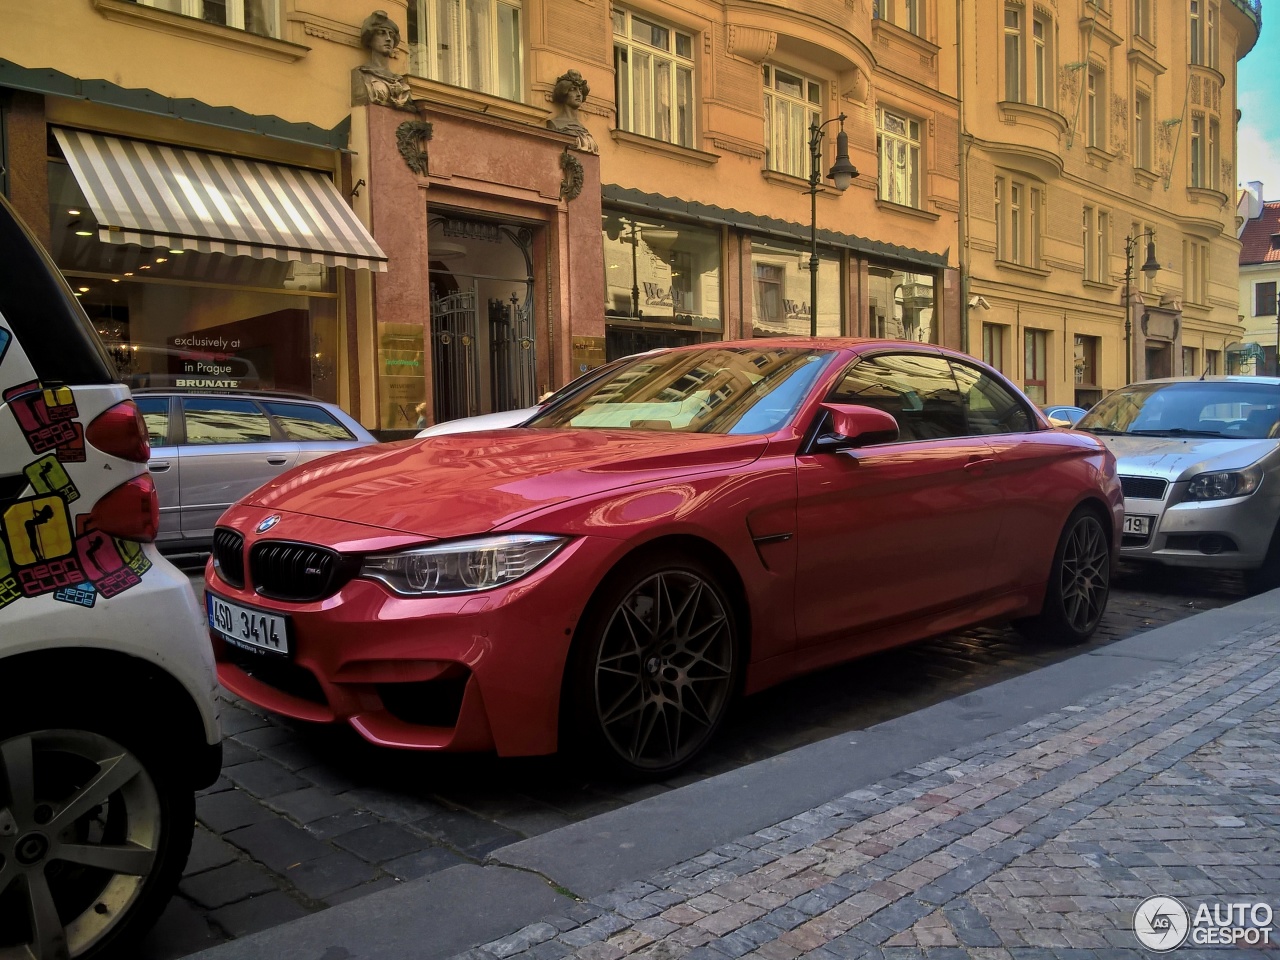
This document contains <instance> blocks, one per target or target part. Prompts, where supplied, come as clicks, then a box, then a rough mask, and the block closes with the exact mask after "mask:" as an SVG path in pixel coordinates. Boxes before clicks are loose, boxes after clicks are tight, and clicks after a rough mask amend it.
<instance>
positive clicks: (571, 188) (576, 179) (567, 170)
mask: <svg viewBox="0 0 1280 960" xmlns="http://www.w3.org/2000/svg"><path fill="white" fill-rule="evenodd" d="M560 169H561V170H562V171H564V177H563V178H562V179H561V180H560V196H562V197H564V198H565V199H566V200H576V199H578V195H579V194H580V193H582V182H583V172H582V162H581V161H580V160H579V159H578V158H577V157H575V156H574V155H573V154H572V153H570V152H569V149H568V147H566V148H565V151H564V153H562V154H560Z"/></svg>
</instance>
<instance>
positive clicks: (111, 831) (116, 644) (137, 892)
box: [0, 197, 221, 960]
mask: <svg viewBox="0 0 1280 960" xmlns="http://www.w3.org/2000/svg"><path fill="white" fill-rule="evenodd" d="M147 456H148V445H147V432H146V426H145V424H144V423H143V421H142V417H141V414H139V412H138V410H137V407H136V406H135V405H134V404H133V401H132V400H130V398H129V390H128V388H127V387H125V386H124V385H122V384H120V383H119V382H117V380H116V377H115V373H114V370H113V368H112V366H111V364H110V361H109V360H108V359H107V356H106V354H105V353H104V352H103V349H102V346H101V344H100V343H99V342H98V339H97V334H96V333H95V332H94V330H93V327H92V325H91V324H90V322H89V320H88V318H87V317H86V316H85V314H84V312H83V310H81V309H80V306H79V304H78V303H77V302H76V300H75V298H74V296H73V295H72V293H71V290H70V289H69V288H68V287H67V285H66V283H65V281H64V280H63V279H62V277H61V275H60V274H59V273H58V272H57V270H56V268H55V267H54V266H53V263H52V261H50V260H49V258H48V256H47V255H46V254H45V253H44V251H42V250H41V249H40V248H39V246H38V244H37V243H36V242H35V240H34V239H33V238H32V236H31V234H30V232H29V231H27V230H26V228H25V227H24V226H23V224H22V223H21V221H20V220H19V219H18V218H17V216H16V214H15V213H14V212H13V210H12V209H11V208H10V207H9V206H8V204H7V203H6V202H5V200H4V198H3V197H0V957H7V956H10V955H14V956H35V957H66V958H73V960H94V958H106V957H121V956H131V955H133V951H132V945H133V944H135V943H136V941H137V939H138V938H139V937H140V936H141V935H142V934H143V933H145V932H146V930H147V929H148V928H149V927H150V925H151V923H152V922H153V921H154V920H155V918H156V917H157V916H158V915H159V913H160V911H161V910H162V909H163V908H164V905H165V903H166V902H167V901H168V899H169V897H170V896H171V895H172V893H173V890H174V888H175V887H176V885H177V882H178V878H179V877H180V876H181V873H182V868H183V866H184V865H185V863H186V859H187V854H188V852H189V851H190V848H191V838H192V833H193V829H194V821H195V801H194V796H195V791H196V790H197V789H199V788H201V787H204V786H207V785H208V784H210V783H212V782H213V780H214V779H215V778H216V777H217V775H218V769H219V767H220V766H221V735H220V731H219V728H218V716H217V710H216V706H215V700H214V696H213V694H214V688H215V677H214V670H213V661H212V657H211V654H210V650H209V644H208V641H207V639H206V635H205V634H206V628H205V626H204V622H203V621H204V615H203V612H202V611H201V610H200V608H199V606H198V605H197V603H196V599H195V595H194V593H193V592H192V589H191V585H190V582H189V581H188V579H187V577H186V576H185V575H183V574H182V573H180V572H179V571H178V570H176V569H175V568H174V567H173V566H172V565H170V564H169V563H168V562H167V561H166V560H164V559H163V558H162V557H161V556H160V554H159V552H158V551H157V550H156V548H155V546H154V544H153V542H152V541H153V540H154V538H155V534H156V527H157V524H158V522H159V505H158V502H157V499H156V493H155V486H154V484H153V483H152V480H151V477H150V475H149V474H148V473H147V467H146V463H147Z"/></svg>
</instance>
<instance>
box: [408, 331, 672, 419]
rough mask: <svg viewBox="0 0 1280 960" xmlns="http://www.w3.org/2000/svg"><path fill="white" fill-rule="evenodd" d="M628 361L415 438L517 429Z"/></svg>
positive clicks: (597, 368)
mask: <svg viewBox="0 0 1280 960" xmlns="http://www.w3.org/2000/svg"><path fill="white" fill-rule="evenodd" d="M658 352H659V351H658V350H650V351H648V353H658ZM630 359H631V357H622V358H621V359H618V360H611V361H609V362H608V363H605V364H601V365H600V366H598V367H593V368H592V369H590V370H588V371H587V372H586V373H584V374H582V375H581V376H578V377H575V378H574V379H572V380H570V381H569V382H568V383H566V384H565V385H564V386H563V387H561V388H560V389H559V390H555V391H553V392H551V393H549V394H547V395H546V396H545V397H543V398H542V399H541V400H540V401H539V402H538V403H537V404H536V405H535V406H532V407H521V408H520V409H518V410H501V411H499V412H497V413H482V414H479V415H477V416H474V417H459V418H457V419H456V420H442V421H441V422H440V423H433V424H432V425H431V426H429V427H424V428H423V429H421V430H419V431H418V432H417V433H416V434H415V436H416V437H417V438H418V439H419V440H421V439H423V438H424V437H442V436H444V435H445V434H448V433H474V432H475V431H477V430H501V429H503V428H505V427H518V426H520V425H521V424H523V423H525V422H526V421H528V420H530V419H532V417H533V415H534V414H535V413H537V412H538V411H539V410H546V409H548V408H550V407H552V406H554V405H555V404H557V403H559V402H560V401H561V400H564V399H565V398H566V397H571V396H573V395H574V394H575V393H577V392H578V391H579V390H583V389H585V388H586V387H589V386H590V385H591V384H593V383H595V382H596V381H597V380H599V379H601V378H603V377H606V376H608V375H609V374H610V373H612V372H613V371H614V370H616V369H617V368H618V367H619V366H620V365H622V364H623V363H626V362H627V361H629V360H630Z"/></svg>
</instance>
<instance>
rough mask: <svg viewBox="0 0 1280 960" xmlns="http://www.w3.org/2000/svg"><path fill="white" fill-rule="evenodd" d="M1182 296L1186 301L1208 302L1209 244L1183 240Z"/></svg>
mask: <svg viewBox="0 0 1280 960" xmlns="http://www.w3.org/2000/svg"><path fill="white" fill-rule="evenodd" d="M1182 296H1183V299H1184V300H1186V301H1187V302H1188V303H1198V304H1205V303H1208V302H1209V245H1208V244H1207V243H1201V242H1200V241H1198V240H1185V241H1183V252H1182Z"/></svg>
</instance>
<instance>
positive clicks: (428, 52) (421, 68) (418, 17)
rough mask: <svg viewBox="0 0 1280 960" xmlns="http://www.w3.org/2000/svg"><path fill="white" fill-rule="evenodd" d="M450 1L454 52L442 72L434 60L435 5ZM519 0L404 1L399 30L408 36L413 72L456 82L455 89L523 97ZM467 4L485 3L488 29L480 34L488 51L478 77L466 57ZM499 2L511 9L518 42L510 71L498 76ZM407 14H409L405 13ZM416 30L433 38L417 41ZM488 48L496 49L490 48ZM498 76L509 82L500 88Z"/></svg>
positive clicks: (437, 19) (520, 100) (468, 34)
mask: <svg viewBox="0 0 1280 960" xmlns="http://www.w3.org/2000/svg"><path fill="white" fill-rule="evenodd" d="M449 3H454V4H456V6H457V9H458V11H459V14H460V15H459V16H458V18H457V24H455V31H456V32H455V33H453V34H451V37H456V38H457V39H456V45H457V47H458V52H457V56H456V61H457V62H456V64H455V65H454V67H453V68H452V69H451V70H450V71H448V72H449V74H450V75H449V76H445V75H444V74H445V72H446V71H445V70H444V69H443V68H442V67H441V66H440V63H439V59H440V50H439V46H440V40H439V37H440V20H441V17H442V15H443V14H442V12H441V8H442V6H443V5H445V4H449ZM524 3H525V0H409V6H408V8H407V9H406V23H405V35H406V36H407V37H408V40H409V68H410V72H411V74H412V75H413V76H416V77H423V78H425V79H427V80H434V81H436V82H437V83H444V84H448V85H449V86H451V87H457V88H459V89H461V90H473V91H475V92H477V93H483V94H486V95H488V96H493V97H501V98H502V99H504V100H510V101H512V102H514V103H523V102H524V99H525V95H526V90H527V87H528V85H527V84H526V83H525V75H524V64H525V46H526V43H525V30H526V26H525V10H524ZM473 5H475V6H479V5H485V6H487V7H488V13H487V16H486V22H487V24H488V35H487V36H486V37H485V38H484V44H483V49H484V50H485V51H488V53H486V57H487V59H488V61H489V62H488V64H487V74H488V75H487V76H486V77H484V78H483V80H482V81H480V82H478V81H477V79H476V78H475V77H473V76H472V75H471V73H472V63H471V57H470V55H469V50H470V40H471V31H472V29H473V27H472V23H471V20H472V7H473ZM502 8H507V9H508V10H514V11H515V17H516V32H517V33H518V35H519V37H518V43H517V44H516V45H515V47H516V52H517V56H516V58H515V61H514V64H513V68H512V73H511V74H509V75H507V76H506V77H505V78H504V70H505V69H506V68H507V66H508V64H507V62H506V58H505V57H503V56H502V55H501V53H500V51H501V44H500V43H499V39H500V37H501V36H502V32H503V22H502V15H501V11H502ZM410 14H411V15H410ZM418 32H421V33H423V34H424V37H429V38H433V40H432V43H430V44H428V43H426V42H419V40H418V38H417V36H416V34H417V33H418ZM493 51H499V52H497V53H494V52H493ZM504 82H506V83H509V86H507V88H506V89H505V90H504Z"/></svg>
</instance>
